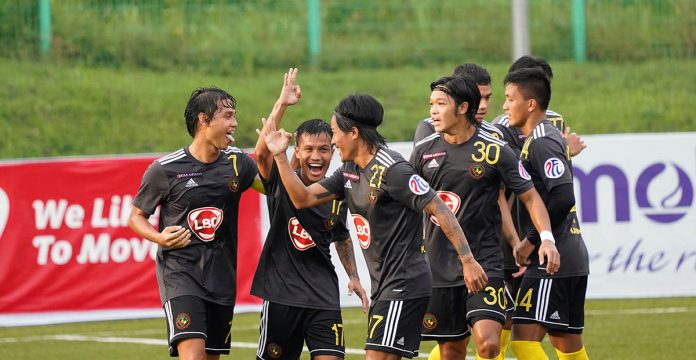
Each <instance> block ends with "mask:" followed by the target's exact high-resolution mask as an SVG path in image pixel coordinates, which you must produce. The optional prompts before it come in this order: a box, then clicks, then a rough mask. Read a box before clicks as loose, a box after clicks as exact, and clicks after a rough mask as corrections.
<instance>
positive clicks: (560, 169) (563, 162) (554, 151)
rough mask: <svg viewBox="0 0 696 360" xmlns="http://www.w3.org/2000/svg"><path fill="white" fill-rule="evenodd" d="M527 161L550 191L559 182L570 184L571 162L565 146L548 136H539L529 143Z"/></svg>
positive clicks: (571, 180) (559, 183)
mask: <svg viewBox="0 0 696 360" xmlns="http://www.w3.org/2000/svg"><path fill="white" fill-rule="evenodd" d="M529 161H530V163H531V165H532V167H534V170H535V171H536V172H537V173H538V174H539V177H540V178H541V179H542V181H543V182H544V186H545V187H546V191H548V192H550V191H551V189H553V188H554V187H556V186H558V185H561V184H572V183H573V175H572V173H571V164H570V161H569V160H568V158H567V157H566V152H565V146H564V144H562V143H559V142H558V141H554V140H553V139H551V138H549V137H541V138H538V139H535V140H534V141H532V143H531V144H530V145H529Z"/></svg>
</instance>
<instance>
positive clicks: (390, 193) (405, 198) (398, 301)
mask: <svg viewBox="0 0 696 360" xmlns="http://www.w3.org/2000/svg"><path fill="white" fill-rule="evenodd" d="M383 114H384V110H383V108H382V105H381V104H380V103H379V102H378V101H377V100H376V99H374V98H373V97H372V96H370V95H366V94H353V95H349V96H347V97H345V98H344V99H342V100H341V101H340V102H339V104H338V106H337V107H336V109H335V111H334V115H333V116H332V118H331V128H332V130H333V138H332V141H333V143H334V145H335V146H336V147H337V148H338V150H339V151H340V156H341V160H342V161H343V165H342V167H341V168H339V169H338V170H336V171H335V172H334V173H333V175H332V176H331V177H328V178H326V179H324V180H321V181H319V182H318V183H314V184H311V185H309V186H306V185H305V184H303V183H302V181H301V179H300V178H299V177H297V176H296V174H295V173H294V172H293V171H292V169H291V167H290V165H289V163H288V159H287V157H286V155H285V149H286V148H287V146H288V140H289V138H290V136H291V135H290V134H288V133H286V132H285V131H284V130H282V129H281V130H278V131H272V132H270V133H268V134H267V135H264V136H263V137H264V139H265V141H266V144H267V146H268V148H269V149H270V150H271V152H272V153H273V154H274V159H275V161H276V163H277V166H278V170H279V173H280V177H281V179H282V181H283V184H284V185H285V187H286V189H287V191H288V193H289V195H290V198H291V199H292V201H293V203H294V204H295V206H296V207H298V208H307V207H313V206H317V205H319V204H321V203H325V202H330V201H333V200H334V199H339V200H343V199H345V201H346V203H347V205H348V208H349V210H350V211H351V215H352V219H351V220H352V222H353V224H354V225H355V228H356V233H357V236H358V240H359V242H360V246H361V247H362V249H363V254H364V256H365V260H366V262H367V265H368V268H369V271H370V278H371V280H372V305H371V307H370V312H369V315H368V316H369V323H368V334H367V340H366V343H365V349H366V359H400V358H401V357H402V356H405V357H408V358H411V357H414V356H417V355H418V347H419V344H420V326H421V322H422V321H423V315H424V313H425V309H426V306H427V305H428V299H429V297H430V292H431V287H432V279H431V274H430V266H429V265H428V261H427V258H426V255H425V253H424V249H423V228H422V226H423V222H422V212H425V213H426V214H428V215H432V216H435V217H436V218H437V219H438V221H439V223H440V226H441V227H442V229H443V231H444V232H445V233H446V234H447V237H448V239H449V241H450V242H451V243H452V245H453V247H454V249H455V251H456V253H457V254H458V261H461V263H462V268H463V272H464V274H463V275H464V281H465V283H466V284H467V286H468V288H469V289H470V290H471V291H472V292H478V291H482V290H483V289H484V287H485V285H486V284H487V283H488V279H487V277H486V274H485V272H484V271H483V269H482V268H481V266H480V265H479V263H478V262H476V260H475V259H474V257H473V255H472V253H471V249H470V248H469V245H468V243H467V240H466V237H465V236H464V233H463V232H462V230H461V227H460V226H459V224H458V223H457V220H456V218H455V217H454V215H453V214H452V212H451V211H450V210H449V208H448V207H447V205H445V204H444V202H443V201H442V200H440V198H439V197H437V196H436V194H435V192H434V191H433V190H432V189H431V188H430V186H429V185H428V183H427V182H426V181H424V180H423V179H422V178H421V177H420V176H418V174H416V173H415V171H414V170H413V167H411V165H410V164H409V163H408V162H407V161H406V160H404V159H403V157H402V156H401V155H400V154H399V153H397V152H395V151H392V150H389V149H387V148H386V146H385V141H384V138H383V137H382V135H380V134H379V132H378V131H377V127H378V126H379V125H380V124H381V123H382V117H383ZM259 133H260V134H261V132H259Z"/></svg>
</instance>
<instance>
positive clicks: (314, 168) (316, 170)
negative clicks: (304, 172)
mask: <svg viewBox="0 0 696 360" xmlns="http://www.w3.org/2000/svg"><path fill="white" fill-rule="evenodd" d="M307 167H308V168H309V173H310V174H311V175H312V176H321V171H322V170H323V169H324V165H322V164H318V163H310V164H308V165H307Z"/></svg>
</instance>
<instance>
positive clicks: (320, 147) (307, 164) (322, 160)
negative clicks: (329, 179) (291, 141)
mask: <svg viewBox="0 0 696 360" xmlns="http://www.w3.org/2000/svg"><path fill="white" fill-rule="evenodd" d="M331 155H333V147H332V146H331V138H330V137H329V135H328V134H326V133H320V134H307V133H305V134H302V135H300V137H299V138H298V139H297V146H296V147H295V157H297V159H298V160H299V162H300V177H301V178H302V181H303V182H304V183H305V184H307V185H309V184H313V183H315V182H317V181H319V180H321V179H323V178H324V176H326V171H327V170H328V169H329V165H330V164H331Z"/></svg>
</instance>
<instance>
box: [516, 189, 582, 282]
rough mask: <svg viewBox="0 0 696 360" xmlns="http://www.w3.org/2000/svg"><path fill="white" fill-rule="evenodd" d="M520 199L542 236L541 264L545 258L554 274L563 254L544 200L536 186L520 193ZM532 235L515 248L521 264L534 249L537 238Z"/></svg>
mask: <svg viewBox="0 0 696 360" xmlns="http://www.w3.org/2000/svg"><path fill="white" fill-rule="evenodd" d="M571 186H572V185H571ZM519 199H520V200H521V201H522V202H523V203H524V206H525V207H526V208H527V212H529V217H530V218H531V220H532V223H533V224H534V228H535V229H536V230H537V231H538V234H540V237H541V246H539V264H540V265H543V264H544V259H546V272H547V273H549V274H551V275H553V274H555V273H556V272H557V271H558V268H559V267H560V266H561V255H560V254H559V253H558V250H557V249H556V241H555V239H554V238H553V233H552V232H551V229H552V228H551V220H550V219H549V213H548V211H547V210H546V206H545V205H544V201H543V200H542V199H541V196H539V193H538V192H537V191H536V189H535V188H531V189H529V190H527V191H525V192H523V193H521V194H519ZM530 237H531V236H528V237H527V238H526V239H525V240H524V241H522V243H521V244H520V245H519V246H518V247H517V248H516V249H515V250H516V251H515V255H516V257H517V261H518V263H519V265H526V263H525V262H526V259H527V258H528V257H529V253H531V251H532V250H531V249H533V248H534V245H535V244H536V239H530ZM530 248H531V249H530Z"/></svg>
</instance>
